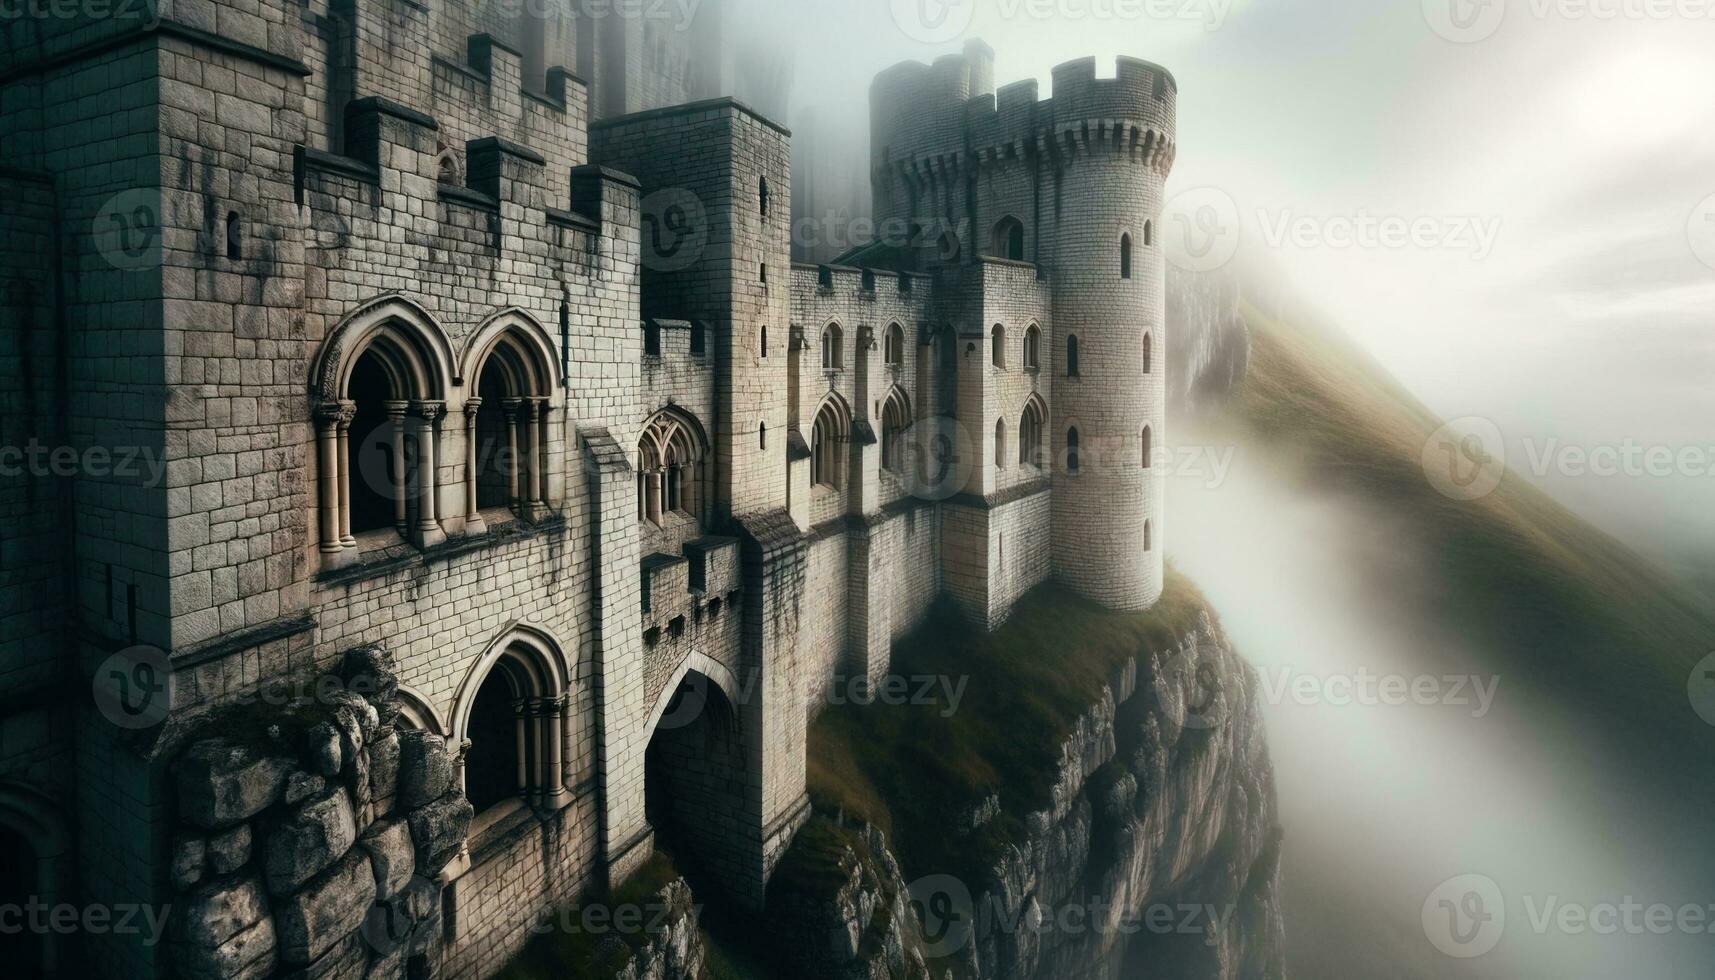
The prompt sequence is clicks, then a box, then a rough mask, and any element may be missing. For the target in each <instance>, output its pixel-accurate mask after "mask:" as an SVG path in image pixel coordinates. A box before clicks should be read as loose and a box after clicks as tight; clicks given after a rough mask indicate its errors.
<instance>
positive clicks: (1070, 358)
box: [1066, 334, 1078, 378]
mask: <svg viewBox="0 0 1715 980" xmlns="http://www.w3.org/2000/svg"><path fill="white" fill-rule="evenodd" d="M1077 376H1078V335H1077V334H1068V335H1067V337H1066V377H1068V378H1076V377H1077Z"/></svg>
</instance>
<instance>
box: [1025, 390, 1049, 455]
mask: <svg viewBox="0 0 1715 980" xmlns="http://www.w3.org/2000/svg"><path fill="white" fill-rule="evenodd" d="M1046 418H1047V413H1046V412H1045V411H1043V409H1042V402H1041V401H1040V400H1039V399H1037V398H1035V397H1032V398H1031V399H1030V401H1028V402H1025V404H1024V414H1023V415H1022V416H1021V417H1020V418H1019V420H1018V461H1019V463H1020V464H1022V465H1026V466H1041V465H1042V429H1043V422H1044V420H1045V419H1046Z"/></svg>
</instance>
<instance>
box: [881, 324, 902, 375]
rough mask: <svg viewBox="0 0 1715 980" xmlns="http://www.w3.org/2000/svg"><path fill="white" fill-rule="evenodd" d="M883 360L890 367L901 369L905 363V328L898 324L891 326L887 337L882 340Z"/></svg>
mask: <svg viewBox="0 0 1715 980" xmlns="http://www.w3.org/2000/svg"><path fill="white" fill-rule="evenodd" d="M881 353H882V360H883V361H884V362H885V363H886V364H887V366H888V367H899V366H900V365H902V364H904V363H905V328H904V327H901V326H900V325H899V324H897V323H892V324H889V325H888V327H887V335H886V337H885V338H883V340H882V350H881Z"/></svg>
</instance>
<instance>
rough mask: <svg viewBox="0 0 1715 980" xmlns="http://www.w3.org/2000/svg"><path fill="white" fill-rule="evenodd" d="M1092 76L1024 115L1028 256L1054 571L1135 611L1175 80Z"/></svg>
mask: <svg viewBox="0 0 1715 980" xmlns="http://www.w3.org/2000/svg"><path fill="white" fill-rule="evenodd" d="M1095 69H1096V65H1095V60H1094V59H1085V60H1082V61H1075V62H1072V63H1070V64H1066V65H1062V66H1060V67H1059V68H1057V69H1055V71H1054V92H1053V96H1052V99H1051V100H1050V102H1049V103H1046V105H1051V107H1052V108H1051V109H1050V110H1049V111H1048V113H1047V114H1046V118H1044V117H1043V114H1041V113H1040V111H1039V115H1038V130H1039V133H1041V136H1040V138H1039V140H1038V146H1039V153H1041V154H1042V155H1043V156H1044V159H1043V160H1042V161H1041V162H1040V168H1041V170H1042V172H1043V173H1044V174H1045V175H1046V176H1047V181H1048V185H1049V188H1050V190H1051V193H1049V194H1047V195H1045V196H1044V198H1043V199H1044V200H1045V201H1046V202H1047V203H1046V204H1045V205H1044V206H1043V207H1042V209H1041V214H1042V218H1041V220H1040V225H1041V232H1040V239H1039V242H1038V246H1037V261H1038V262H1039V264H1040V265H1042V266H1043V267H1044V268H1045V269H1046V271H1047V273H1048V279H1049V282H1050V285H1051V287H1052V295H1053V318H1054V336H1055V339H1056V343H1055V356H1056V358H1057V361H1058V363H1057V364H1056V365H1055V378H1054V398H1053V404H1052V417H1053V426H1054V431H1053V441H1054V446H1055V450H1056V453H1057V462H1058V463H1059V464H1060V465H1058V466H1057V467H1056V471H1055V474H1054V484H1053V514H1054V570H1055V575H1056V577H1058V578H1059V579H1061V580H1062V581H1063V582H1065V583H1066V584H1068V585H1069V586H1071V587H1072V588H1073V589H1074V590H1076V591H1077V592H1079V593H1081V594H1083V595H1085V596H1086V597H1088V598H1090V599H1093V600H1095V601H1097V602H1100V603H1102V604H1103V605H1106V606H1109V607H1112V608H1117V609H1143V608H1147V607H1149V606H1151V605H1153V604H1154V603H1155V602H1156V600H1158V599H1159V598H1160V597H1161V590H1162V580H1163V564H1162V555H1163V545H1164V544H1165V540H1166V535H1165V533H1164V532H1165V526H1164V524H1165V513H1164V508H1163V503H1164V501H1163V499H1162V498H1163V492H1162V491H1163V467H1162V463H1161V460H1162V459H1164V458H1165V456H1164V454H1163V453H1162V451H1161V450H1162V447H1163V446H1164V445H1165V442H1166V427H1165V414H1166V390H1167V388H1166V384H1165V378H1164V376H1163V375H1164V372H1165V369H1166V361H1167V359H1166V357H1165V356H1164V352H1165V347H1166V342H1167V337H1166V335H1165V330H1164V327H1165V318H1166V289H1165V278H1166V264H1165V260H1164V258H1163V254H1162V249H1161V229H1160V221H1161V212H1162V207H1163V204H1164V192H1165V185H1166V181H1167V174H1168V171H1169V170H1170V169H1171V167H1172V161H1173V148H1174V102H1175V96H1176V84H1175V82H1174V80H1173V77H1172V75H1170V74H1169V73H1168V72H1167V71H1166V70H1165V69H1162V68H1160V67H1157V66H1155V65H1152V64H1149V63H1148V62H1144V61H1138V60H1135V59H1129V58H1125V59H1121V60H1120V62H1119V68H1118V73H1117V77H1116V78H1114V79H1105V80H1100V81H1098V80H1097V79H1096V77H1095ZM1044 130H1045V131H1044ZM1074 338H1075V339H1076V342H1075V345H1074ZM1074 346H1075V350H1076V354H1075V355H1073V354H1072V351H1073V349H1074ZM1074 356H1075V359H1076V362H1075V363H1069V358H1071V357H1074ZM1074 433H1075V434H1074ZM1152 457H1153V458H1152Z"/></svg>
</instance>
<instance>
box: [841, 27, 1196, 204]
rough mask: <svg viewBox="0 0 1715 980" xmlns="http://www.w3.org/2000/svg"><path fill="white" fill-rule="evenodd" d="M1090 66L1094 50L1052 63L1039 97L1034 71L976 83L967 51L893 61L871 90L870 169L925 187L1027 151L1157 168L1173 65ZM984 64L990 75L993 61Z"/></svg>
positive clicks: (1171, 149) (1171, 119)
mask: <svg viewBox="0 0 1715 980" xmlns="http://www.w3.org/2000/svg"><path fill="white" fill-rule="evenodd" d="M1096 67H1097V64H1096V59H1094V58H1080V59H1078V60H1076V61H1069V62H1067V63H1065V64H1062V65H1060V66H1058V67H1057V68H1055V69H1054V71H1053V86H1054V88H1053V94H1052V95H1051V96H1050V97H1049V98H1046V99H1044V98H1041V97H1040V87H1039V85H1038V83H1037V81H1036V80H1035V79H1026V80H1024V81H1021V82H1015V83H1013V84H1010V85H1007V86H1005V87H1003V88H1002V89H1000V90H999V91H998V92H994V91H984V90H979V89H977V88H976V87H975V84H974V80H975V79H978V78H980V77H983V68H982V67H981V61H980V59H973V57H972V55H971V54H969V53H967V54H959V55H948V56H946V57H943V58H940V59H937V60H936V62H935V63H934V64H933V65H924V64H922V63H920V62H907V63H904V64H900V65H896V66H894V67H893V68H890V69H888V70H887V71H886V72H883V73H882V74H881V75H880V76H878V78H877V79H876V82H875V84H874V86H872V88H871V92H870V98H871V109H872V114H873V126H874V140H873V142H872V144H871V146H872V149H871V153H872V164H873V166H874V168H875V169H876V171H877V172H878V174H885V173H887V172H888V171H894V172H897V173H899V174H902V175H904V176H906V177H907V178H908V179H911V180H913V181H915V182H917V183H919V184H920V185H922V186H925V187H927V186H931V185H933V184H934V183H936V182H937V181H939V180H941V179H944V178H953V177H958V176H959V175H960V174H961V173H962V172H963V171H965V170H967V169H970V168H976V169H979V170H981V169H986V168H990V167H998V166H1004V165H1006V164H1007V163H1008V162H1011V161H1016V160H1021V159H1023V158H1024V157H1026V156H1027V155H1029V154H1031V153H1043V154H1048V155H1052V156H1056V157H1061V158H1067V159H1071V158H1076V157H1078V156H1081V155H1089V154H1093V153H1109V154H1120V155H1123V156H1124V157H1126V158H1128V159H1129V160H1131V161H1132V162H1134V163H1137V164H1139V165H1142V166H1148V167H1152V168H1156V169H1159V170H1161V171H1162V172H1163V173H1164V174H1165V173H1166V171H1167V170H1169V169H1171V167H1172V164H1173V158H1174V155H1175V129H1176V123H1175V119H1176V108H1177V100H1178V91H1179V87H1178V83H1177V82H1176V81H1175V80H1174V78H1173V75H1172V73H1171V72H1169V71H1168V70H1167V69H1165V68H1162V67H1161V66H1159V65H1156V64H1153V63H1151V62H1148V61H1143V60H1141V59H1137V58H1126V57H1122V58H1120V59H1118V62H1117V65H1116V71H1115V76H1114V77H1113V78H1097V77H1096ZM988 72H989V74H988V76H987V77H989V78H991V79H992V66H991V67H990V68H989V69H988Z"/></svg>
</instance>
